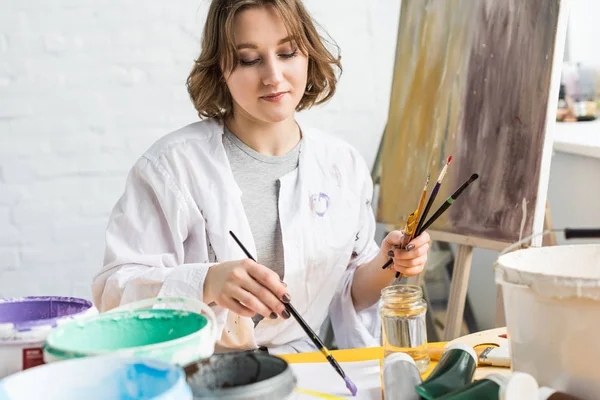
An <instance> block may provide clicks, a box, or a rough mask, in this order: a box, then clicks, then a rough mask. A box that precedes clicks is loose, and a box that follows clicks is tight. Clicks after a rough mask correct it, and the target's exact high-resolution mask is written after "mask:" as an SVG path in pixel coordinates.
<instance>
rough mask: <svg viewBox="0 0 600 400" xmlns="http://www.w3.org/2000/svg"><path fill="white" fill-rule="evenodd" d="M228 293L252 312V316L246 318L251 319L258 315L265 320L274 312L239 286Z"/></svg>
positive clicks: (230, 289)
mask: <svg viewBox="0 0 600 400" xmlns="http://www.w3.org/2000/svg"><path fill="white" fill-rule="evenodd" d="M228 291H229V293H230V295H231V297H232V298H233V299H235V300H236V301H238V302H239V303H241V304H242V306H245V307H246V308H248V309H250V310H251V311H252V313H251V315H246V316H250V317H251V316H253V315H254V314H256V313H258V314H260V315H262V316H263V317H265V318H270V316H271V313H272V311H271V310H270V309H269V307H267V306H266V305H265V304H264V303H263V302H262V301H260V300H259V299H258V298H257V297H256V296H255V295H254V294H252V293H250V292H249V291H247V290H245V289H244V288H242V287H239V286H236V287H231V288H229V289H228Z"/></svg>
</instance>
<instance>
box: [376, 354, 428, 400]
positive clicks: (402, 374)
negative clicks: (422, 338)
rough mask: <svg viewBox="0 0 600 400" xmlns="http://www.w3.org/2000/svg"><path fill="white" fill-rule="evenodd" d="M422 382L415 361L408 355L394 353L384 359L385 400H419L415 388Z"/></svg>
mask: <svg viewBox="0 0 600 400" xmlns="http://www.w3.org/2000/svg"><path fill="white" fill-rule="evenodd" d="M421 382H422V379H421V375H420V373H419V369H418V368H417V365H416V364H415V360H413V358H412V357H411V356H409V355H408V354H406V353H392V354H390V355H389V356H387V357H385V358H384V359H383V392H384V399H385V400H419V399H420V398H421V397H420V396H419V395H418V394H417V391H416V390H415V387H416V386H417V385H420V384H421Z"/></svg>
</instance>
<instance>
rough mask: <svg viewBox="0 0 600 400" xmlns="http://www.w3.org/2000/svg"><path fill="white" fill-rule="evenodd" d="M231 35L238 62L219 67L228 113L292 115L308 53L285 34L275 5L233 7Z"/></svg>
mask: <svg viewBox="0 0 600 400" xmlns="http://www.w3.org/2000/svg"><path fill="white" fill-rule="evenodd" d="M234 37H235V45H236V47H237V53H238V59H239V65H237V67H236V69H235V70H234V71H233V72H226V73H225V81H226V82H227V87H228V88H229V91H230V93H231V96H232V98H233V112H234V115H239V114H240V112H241V113H243V114H245V115H247V116H249V117H250V118H252V119H254V120H256V121H260V122H266V123H273V122H280V121H283V120H286V119H288V118H290V117H293V115H294V112H295V108H296V106H297V105H298V103H299V102H300V100H301V99H302V96H303V95H304V91H305V89H306V80H307V73H308V58H307V57H306V55H304V54H303V53H302V52H301V51H300V49H299V48H298V47H297V45H296V44H295V43H293V42H291V41H290V40H289V38H288V32H287V29H286V28H285V25H284V23H283V21H282V20H281V18H280V16H279V14H278V13H277V11H276V10H275V9H274V8H273V7H272V6H266V7H259V8H250V9H247V10H244V11H242V12H240V13H238V14H237V15H236V16H235V19H234Z"/></svg>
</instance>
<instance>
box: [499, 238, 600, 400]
mask: <svg viewBox="0 0 600 400" xmlns="http://www.w3.org/2000/svg"><path fill="white" fill-rule="evenodd" d="M495 267H496V283H498V284H500V285H501V286H502V293H503V298H504V309H505V314H506V327H507V331H508V338H509V341H510V351H511V358H512V368H513V370H515V371H521V372H526V373H529V374H531V375H533V376H534V377H535V378H536V380H537V381H538V383H539V384H540V386H549V387H552V388H554V389H557V390H560V391H563V392H565V393H568V394H571V395H575V396H578V397H581V398H584V399H595V398H598V395H599V394H600V366H599V365H598V362H599V360H600V345H599V344H598V332H599V331H600V245H596V244H591V245H568V246H551V247H537V248H528V249H523V250H517V251H514V252H512V253H507V254H504V255H501V256H500V257H499V258H498V260H497V262H496V266H495Z"/></svg>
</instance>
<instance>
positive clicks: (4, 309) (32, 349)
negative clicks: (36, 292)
mask: <svg viewBox="0 0 600 400" xmlns="http://www.w3.org/2000/svg"><path fill="white" fill-rule="evenodd" d="M97 314H98V310H97V309H96V308H95V307H94V306H93V305H92V303H91V302H89V301H87V300H84V299H78V298H72V297H23V298H14V299H0V379H1V378H3V377H5V376H8V375H10V374H13V373H15V372H19V371H22V370H24V369H28V368H31V367H35V366H38V365H42V364H43V363H44V352H43V346H44V342H45V340H46V336H48V334H49V333H50V331H51V330H52V329H53V328H55V327H56V326H57V325H60V324H62V323H64V322H67V321H71V320H73V319H80V318H85V317H89V316H93V315H97Z"/></svg>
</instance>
